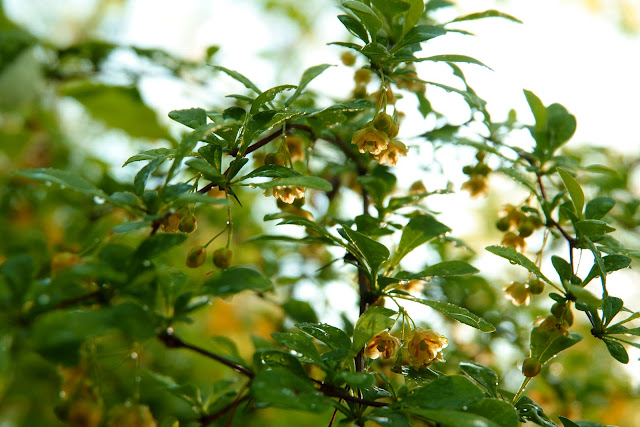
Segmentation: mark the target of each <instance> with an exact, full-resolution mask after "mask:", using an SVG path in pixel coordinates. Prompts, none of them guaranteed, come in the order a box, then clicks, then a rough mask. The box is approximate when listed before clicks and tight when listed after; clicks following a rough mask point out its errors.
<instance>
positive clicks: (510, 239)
mask: <svg viewBox="0 0 640 427" xmlns="http://www.w3.org/2000/svg"><path fill="white" fill-rule="evenodd" d="M502 246H511V247H512V248H515V250H517V251H520V252H522V251H524V250H525V249H526V247H527V242H526V241H525V240H524V237H522V236H518V235H517V234H516V233H513V232H511V231H510V232H508V233H506V234H505V235H504V236H503V237H502Z"/></svg>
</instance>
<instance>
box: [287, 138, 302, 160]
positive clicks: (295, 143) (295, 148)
mask: <svg viewBox="0 0 640 427" xmlns="http://www.w3.org/2000/svg"><path fill="white" fill-rule="evenodd" d="M285 141H286V144H287V149H288V150H289V155H290V156H291V161H292V162H301V161H304V159H305V143H304V140H303V139H302V138H300V137H299V136H295V135H293V136H287V138H286V140H285Z"/></svg>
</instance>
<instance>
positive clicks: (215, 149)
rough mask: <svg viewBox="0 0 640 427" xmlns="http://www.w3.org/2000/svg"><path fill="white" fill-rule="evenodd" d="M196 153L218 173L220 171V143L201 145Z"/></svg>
mask: <svg viewBox="0 0 640 427" xmlns="http://www.w3.org/2000/svg"><path fill="white" fill-rule="evenodd" d="M198 153H199V154H200V155H201V156H202V158H203V159H204V160H205V161H206V162H207V163H209V164H210V165H211V166H212V167H213V168H214V169H215V170H216V171H217V172H218V174H221V173H222V147H221V146H220V145H217V144H207V145H203V146H202V147H200V148H199V149H198Z"/></svg>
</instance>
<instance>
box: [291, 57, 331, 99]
mask: <svg viewBox="0 0 640 427" xmlns="http://www.w3.org/2000/svg"><path fill="white" fill-rule="evenodd" d="M329 67H333V65H330V64H320V65H314V66H313V67H310V68H307V69H306V70H304V73H302V77H301V78H300V83H298V87H297V89H296V91H295V92H294V93H293V94H292V95H291V96H290V97H289V98H288V99H287V100H286V101H285V103H284V105H285V107H288V106H290V105H291V104H292V103H293V102H294V101H295V100H296V99H297V98H298V97H299V96H300V95H301V94H302V91H303V90H305V89H306V87H307V86H308V85H309V83H311V81H312V80H313V79H315V78H316V77H318V76H319V75H320V74H322V73H323V72H324V71H325V70H326V69H327V68H329Z"/></svg>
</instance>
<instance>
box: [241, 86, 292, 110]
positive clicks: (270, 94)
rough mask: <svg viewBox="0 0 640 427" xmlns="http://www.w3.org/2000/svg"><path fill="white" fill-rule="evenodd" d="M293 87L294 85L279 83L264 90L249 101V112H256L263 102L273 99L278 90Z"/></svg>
mask: <svg viewBox="0 0 640 427" xmlns="http://www.w3.org/2000/svg"><path fill="white" fill-rule="evenodd" d="M295 87H296V86H294V85H281V86H276V87H273V88H271V89H267V90H265V91H264V92H262V93H261V94H260V95H258V97H257V98H256V99H255V100H254V101H253V102H252V103H251V111H250V112H249V113H250V114H256V113H257V112H258V111H260V108H262V106H263V105H264V104H267V103H269V102H271V101H273V99H274V98H275V97H276V96H277V95H278V94H279V93H280V92H284V91H286V90H291V89H293V88H295Z"/></svg>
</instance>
